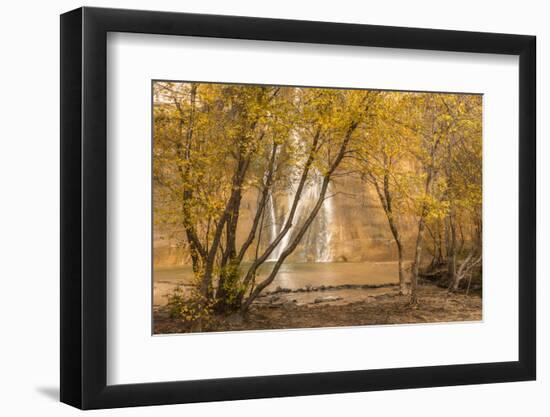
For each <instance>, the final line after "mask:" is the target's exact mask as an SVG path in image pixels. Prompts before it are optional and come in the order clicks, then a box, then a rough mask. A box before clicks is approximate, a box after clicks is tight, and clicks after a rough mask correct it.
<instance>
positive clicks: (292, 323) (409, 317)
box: [154, 284, 482, 334]
mask: <svg viewBox="0 0 550 417" xmlns="http://www.w3.org/2000/svg"><path fill="white" fill-rule="evenodd" d="M408 298H409V297H408V296H403V295H399V290H398V287H397V286H396V285H393V284H392V285H375V286H372V285H366V286H363V285H337V286H319V287H315V288H314V287H311V288H308V289H306V288H301V289H295V290H291V289H285V288H277V289H275V290H273V291H270V292H268V293H266V294H264V295H263V296H262V297H259V299H258V302H257V303H254V304H253V306H252V307H251V309H250V311H249V313H248V314H247V315H246V316H245V317H244V318H243V317H240V316H237V315H232V316H226V317H220V316H217V317H214V318H213V319H212V320H211V321H210V322H209V323H207V324H206V325H205V326H204V328H203V330H202V331H204V332H221V331H239V330H270V329H300V328H318V327H340V326H364V325H380V324H383V325H387V324H405V323H434V322H455V321H479V320H482V299H481V296H480V294H472V293H470V294H468V295H467V294H465V293H447V291H446V290H445V289H443V288H440V287H438V286H436V285H433V284H425V285H422V286H421V287H419V298H420V304H419V305H418V307H417V308H411V307H409V305H408ZM189 332H191V329H190V327H189V326H188V325H187V324H186V323H185V322H183V321H181V320H178V319H172V318H170V316H169V314H168V311H167V309H166V308H160V309H156V310H155V311H154V333H155V334H167V333H189Z"/></svg>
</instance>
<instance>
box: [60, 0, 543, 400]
mask: <svg viewBox="0 0 550 417" xmlns="http://www.w3.org/2000/svg"><path fill="white" fill-rule="evenodd" d="M535 103H536V100H535V37H533V36H525V35H509V34H492V33H475V32H459V31H446V30H431V29H414V28H398V27H385V26H371V25H356V24H341V23H326V22H310V21H292V20H276V19H264V18H251V17H235V16H214V15H197V14H185V13H168V12H151V11H135V10H118V9H101V8H87V7H85V8H80V9H77V10H74V11H71V12H68V13H65V14H63V15H62V16H61V313H60V314H61V401H63V402H65V403H67V404H70V405H73V406H75V407H79V408H82V409H93V408H111V407H125V406H140V405H156V404H174V403H188V402H201V401H219V400H235V399H248V398H263V397H278V396H297V395H313V394H327V393H343V392H356V391H374V390H387V389H402V388H419V387H434V386H445V385H463V384H481V383H495V382H506V381H523V380H533V379H535V375H536V350H535V346H536V317H535V301H536V296H535V295H536V294H535V292H536V281H535V279H536V276H535V253H536V252H535V247H536V224H535V219H536V204H535V201H536V195H535V160H536V158H535V152H536V150H535Z"/></svg>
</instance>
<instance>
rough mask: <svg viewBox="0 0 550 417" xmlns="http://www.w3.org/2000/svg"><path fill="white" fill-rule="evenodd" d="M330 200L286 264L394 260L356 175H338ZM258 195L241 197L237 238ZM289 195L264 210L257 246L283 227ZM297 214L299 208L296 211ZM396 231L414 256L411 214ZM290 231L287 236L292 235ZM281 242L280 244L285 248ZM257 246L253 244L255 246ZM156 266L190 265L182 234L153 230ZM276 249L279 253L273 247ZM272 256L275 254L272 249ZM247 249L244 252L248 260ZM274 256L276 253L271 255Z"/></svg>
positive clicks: (311, 193) (310, 198)
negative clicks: (354, 176)
mask: <svg viewBox="0 0 550 417" xmlns="http://www.w3.org/2000/svg"><path fill="white" fill-rule="evenodd" d="M327 196H330V198H328V199H326V200H325V202H324V203H323V209H322V210H320V212H319V214H318V215H317V217H316V219H315V221H314V222H313V224H312V225H311V227H310V228H309V230H308V231H307V232H306V234H305V236H304V237H303V239H302V241H301V243H300V244H299V245H298V247H297V248H296V250H295V251H294V252H293V254H292V255H291V256H290V257H289V258H287V261H288V262H363V261H377V262H379V261H395V260H397V251H396V247H395V243H394V241H393V238H392V235H391V232H390V229H389V226H388V221H387V218H386V215H385V213H384V210H383V209H382V206H381V205H380V201H379V199H378V196H377V195H376V193H375V192H374V191H373V190H371V189H370V188H367V187H366V186H365V185H364V184H362V183H360V182H359V181H358V180H357V179H354V178H351V177H350V178H338V179H337V180H336V181H335V182H333V183H332V184H331V188H330V190H329V192H328V193H327ZM315 197H316V194H315V189H314V188H311V189H310V190H306V192H305V193H304V195H303V198H302V199H301V200H300V204H301V205H302V210H301V214H300V213H298V218H297V219H296V220H297V222H298V223H301V222H303V220H304V218H305V216H307V213H308V212H309V210H308V209H309V205H311V204H313V203H314V199H315ZM255 204H256V195H254V194H252V193H251V194H250V195H246V196H245V197H244V198H243V201H242V206H241V215H240V219H239V221H240V227H239V230H238V239H239V240H240V241H241V242H242V241H243V240H244V239H245V236H246V234H247V232H248V230H249V228H250V226H251V223H252V218H253V215H254V210H255ZM288 205H289V197H288V195H287V194H284V193H278V194H276V195H275V196H274V198H273V199H272V207H269V208H268V210H267V211H266V219H265V223H264V227H263V229H262V241H261V243H260V249H262V248H265V247H266V246H267V245H268V244H269V242H270V241H271V240H272V239H273V237H274V236H275V235H276V233H277V232H278V230H280V228H281V227H282V225H283V223H284V220H285V217H286V215H287V213H288ZM298 212H300V210H298ZM400 220H401V222H400V231H401V235H402V238H403V243H404V246H405V255H406V257H411V256H412V247H413V244H414V238H415V229H416V228H415V224H414V219H412V218H400ZM293 230H295V229H291V231H290V234H289V239H290V238H291V237H292V232H293ZM284 243H285V242H284V241H283V243H282V244H281V245H280V246H281V247H280V248H278V250H279V251H280V250H281V249H283V248H284ZM254 246H255V245H252V247H254ZM153 247H154V255H153V259H154V265H155V266H159V267H162V266H176V265H188V264H190V258H189V253H188V250H187V245H186V242H185V238H183V236H182V234H181V233H179V234H178V233H175V232H174V231H173V230H163V229H162V228H161V227H160V226H155V229H154V242H153ZM275 252H277V251H275ZM275 255H276V253H275ZM252 256H253V251H252V250H251V251H250V253H249V254H247V258H248V259H250V258H251V257H252ZM275 257H276V256H275Z"/></svg>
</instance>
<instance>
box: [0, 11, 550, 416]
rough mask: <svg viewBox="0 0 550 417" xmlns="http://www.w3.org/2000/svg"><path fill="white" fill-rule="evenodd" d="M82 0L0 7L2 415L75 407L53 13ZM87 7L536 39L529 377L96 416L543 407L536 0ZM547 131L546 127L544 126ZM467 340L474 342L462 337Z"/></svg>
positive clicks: (544, 98) (545, 311) (544, 92)
mask: <svg viewBox="0 0 550 417" xmlns="http://www.w3.org/2000/svg"><path fill="white" fill-rule="evenodd" d="M81 5H82V3H79V2H77V1H70V0H60V1H57V2H56V3H55V4H53V3H47V2H38V1H27V2H22V1H21V2H18V3H16V2H14V1H12V2H8V3H6V4H4V5H3V9H2V19H1V24H0V31H1V37H0V42H1V52H2V54H1V57H2V61H1V65H0V72H1V75H2V77H1V80H2V81H3V84H2V87H1V88H0V94H1V99H0V107H1V111H0V114H1V115H2V119H1V120H2V123H1V124H0V140H1V143H2V147H1V148H0V149H1V151H0V189H1V190H2V197H3V198H2V204H0V253H1V254H2V255H1V258H0V259H1V261H2V262H1V264H0V265H1V266H2V268H1V271H2V272H1V275H0V277H1V280H2V286H0V293H1V294H2V300H1V301H0V320H1V321H0V323H1V327H0V329H1V339H2V342H1V343H0V398H1V401H0V412H1V414H3V415H33V414H38V413H40V414H41V415H56V416H57V415H58V416H68V415H76V414H77V413H78V412H77V411H76V410H75V409H72V408H71V407H68V406H66V405H63V404H60V403H58V402H57V401H58V400H57V396H58V391H59V388H58V387H59V385H58V379H59V370H58V369H59V360H58V356H59V353H58V350H59V342H58V340H59V324H58V318H59V313H58V312H59V278H58V277H59V220H58V218H59V185H58V184H59V17H58V15H59V14H60V13H62V12H64V11H67V10H70V9H73V8H76V7H79V6H81ZM86 5H89V6H104V7H124V8H139V9H158V10H169V11H181V12H197V13H216V14H233V15H235V14H236V15H248V16H263V17H279V18H292V19H308V20H325V21H340V22H350V23H370V24H380V25H395V26H416V27H428V28H441V29H462V30H475V31H492V32H509V33H522V34H533V35H537V37H538V74H539V79H538V88H537V93H538V119H539V129H538V137H539V148H538V165H539V168H538V172H539V180H538V184H539V185H538V193H539V198H538V210H539V216H538V217H539V223H538V230H539V243H538V245H539V248H538V257H539V259H540V262H539V265H538V267H539V268H538V275H539V286H538V292H539V295H538V300H539V302H538V313H539V324H538V331H539V338H538V342H539V343H538V349H539V366H538V374H539V377H538V381H537V382H527V383H508V384H498V385H483V386H468V387H452V388H435V389H423V390H402V391H388V392H377V393H359V394H345V395H325V396H315V397H301V398H286V399H270V400H254V401H237V402H231V403H210V404H193V405H180V406H165V407H145V408H139V409H121V410H109V411H99V412H95V413H94V415H102V416H103V415H128V416H130V415H131V416H135V415H137V416H149V415H155V416H169V415H181V414H187V415H205V416H215V415H220V414H222V413H223V415H224V416H227V417H229V416H240V417H243V416H257V415H262V416H271V415H273V416H279V415H284V414H287V415H300V413H301V414H302V415H310V414H311V415H316V416H333V415H366V414H367V415H368V414H370V415H399V414H406V415H407V416H417V415H418V416H424V417H428V416H440V415H445V416H448V417H451V416H461V417H463V416H465V415H472V416H473V415H499V416H515V415H520V414H524V415H529V416H544V415H548V413H549V412H550V405H549V404H548V402H547V401H546V398H545V395H544V394H546V393H547V392H549V390H550V382H549V379H550V365H549V360H548V357H547V355H548V352H549V351H550V350H549V344H550V326H548V324H547V323H546V319H547V318H548V317H549V316H550V303H548V302H547V303H544V300H545V298H546V297H548V296H550V284H549V283H548V281H547V280H546V279H545V278H546V276H548V274H549V273H550V267H549V265H548V263H546V262H544V257H545V255H546V253H547V252H548V251H549V250H550V220H548V217H546V216H543V215H542V214H541V213H543V212H544V211H547V210H550V191H549V189H548V187H546V189H544V185H545V184H546V182H548V181H549V180H550V165H549V164H546V165H545V166H543V161H545V160H547V158H549V157H550V147H549V145H548V144H547V143H543V141H542V138H543V137H544V135H545V134H548V129H549V128H548V126H549V125H548V123H547V122H546V121H545V120H542V118H543V117H542V115H543V114H544V113H543V112H544V110H546V108H547V105H548V100H549V97H550V87H549V84H548V83H547V82H546V80H545V79H541V78H543V77H541V75H542V74H543V72H544V71H548V69H547V68H548V61H549V59H550V48H549V47H548V42H549V41H550V26H548V23H547V16H548V11H547V10H545V8H544V6H545V3H544V2H540V1H536V0H523V1H521V2H518V1H514V2H510V1H502V0H501V1H486V2H479V1H476V0H461V1H460V2H452V3H451V2H449V3H447V4H443V3H442V2H441V1H421V0H417V1H407V0H394V1H385V2H366V1H364V2H353V1H352V0H339V1H324V0H323V1H321V0H316V1H305V0H303V1H302V2H298V1H296V0H278V1H270V2H259V1H257V0H231V1H223V0H200V1H195V2H183V1H181V0H180V1H176V0H156V1H151V0H150V1H145V0H133V1H132V0H124V1H118V2H115V1H92V0H89V1H88V2H87V4H86ZM543 129H544V130H543ZM469 348H475V347H473V346H472V347H469Z"/></svg>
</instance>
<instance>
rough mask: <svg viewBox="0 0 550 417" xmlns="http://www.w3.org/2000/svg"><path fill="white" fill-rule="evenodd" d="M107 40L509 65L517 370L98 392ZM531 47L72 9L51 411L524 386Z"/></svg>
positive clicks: (399, 372)
mask: <svg viewBox="0 0 550 417" xmlns="http://www.w3.org/2000/svg"><path fill="white" fill-rule="evenodd" d="M108 32H131V33H146V34H162V35H174V36H178V35H185V36H199V37H215V38H235V39H253V40H266V41H285V42H305V43H319V44H332V45H356V46H371V47H383V48H404V49H420V50H440V51H456V52H476V53H489V54H507V55H517V56H519V103H518V106H519V107H518V108H519V132H518V138H519V155H518V158H519V277H520V279H519V351H518V352H519V360H518V361H514V362H496V363H477V364H467V365H445V366H428V367H412V368H399V369H376V370H357V371H343V372H327V373H309V374H292V375H273V376H256V377H239V378H226V379H209V380H198V381H174V382H162V383H142V384H131V385H112V386H109V385H107V382H106V381H107V379H106V376H107V335H106V329H107V303H106V300H107V253H106V247H107V143H106V127H107V111H106V93H107V91H106V90H107V87H106V85H107V82H106V81H107V73H106V59H107V58H106V55H107V54H106V46H107V42H106V39H107V33H108ZM535 45H536V38H535V37H534V36H524V35H509V34H494V33H478V32H461V31H448V30H431V29H414V28H402V27H387V26H371V25H357V24H341V23H322V22H311V21H293V20H278V19H265V18H252V17H234V16H217V15H199V14H186V13H170V12H152V11H136V10H120V9H102V8H88V7H84V8H79V9H76V10H73V11H71V12H68V13H65V14H63V15H61V54H60V56H61V310H60V314H61V401H62V402H64V403H67V404H70V405H72V406H75V407H78V408H82V409H95V408H111V407H124V406H143V405H157V404H175V403H190V402H202V401H219V400H238V399H250V398H264V397H282V396H299V395H313V394H329V393H344V392H357V391H376V390H388V389H403V388H421V387H434V386H449V385H463V384H481V383H496V382H507V381H525V380H534V379H535V376H536V314H535V313H536V304H535V303H536V276H535V274H536V266H535V265H536V264H535V256H536V255H535V254H536V188H535V181H536V175H535V173H536V164H535V162H536V158H535V154H536V145H535V106H536V100H535V94H536V92H535V79H536V77H535V62H536V57H535V50H536V48H535Z"/></svg>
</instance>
